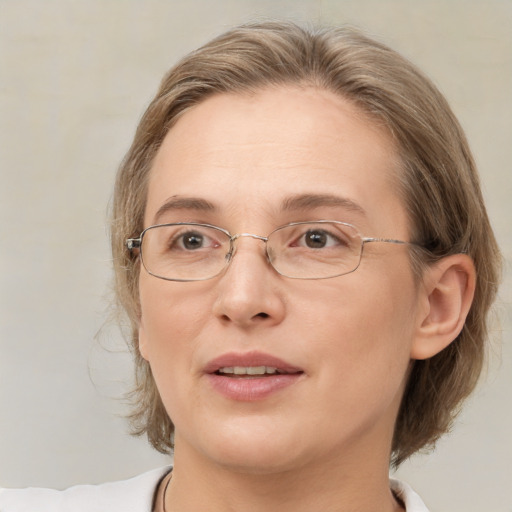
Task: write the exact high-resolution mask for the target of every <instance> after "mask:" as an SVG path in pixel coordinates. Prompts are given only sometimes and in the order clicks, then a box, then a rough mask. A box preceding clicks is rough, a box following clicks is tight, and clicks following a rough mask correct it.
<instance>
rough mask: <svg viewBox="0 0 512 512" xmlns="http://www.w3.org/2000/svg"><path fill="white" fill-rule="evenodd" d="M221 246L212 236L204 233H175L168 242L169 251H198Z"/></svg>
mask: <svg viewBox="0 0 512 512" xmlns="http://www.w3.org/2000/svg"><path fill="white" fill-rule="evenodd" d="M220 245H221V244H220V243H219V241H217V240H216V239H215V238H213V236H208V234H207V233H206V232H201V231H199V230H197V231H195V230H194V231H186V232H184V233H177V234H176V235H175V236H173V237H172V239H171V240H170V242H169V248H170V249H171V250H183V251H197V250H200V249H215V248H216V247H219V246H220Z"/></svg>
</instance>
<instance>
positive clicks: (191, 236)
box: [178, 233, 205, 251]
mask: <svg viewBox="0 0 512 512" xmlns="http://www.w3.org/2000/svg"><path fill="white" fill-rule="evenodd" d="M204 243H205V237H204V235H202V234H201V233H185V234H183V235H181V236H180V237H179V239H178V244H179V245H181V246H182V247H183V249H187V250H191V251H193V250H195V249H201V247H203V244H204Z"/></svg>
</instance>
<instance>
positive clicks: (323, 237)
mask: <svg viewBox="0 0 512 512" xmlns="http://www.w3.org/2000/svg"><path fill="white" fill-rule="evenodd" d="M304 242H305V244H306V245H307V246H308V247H309V248H311V249H323V248H324V247H325V246H326V245H327V243H328V235H327V233H326V232H325V231H320V230H314V231H313V230H310V231H308V232H307V233H306V234H305V235H304Z"/></svg>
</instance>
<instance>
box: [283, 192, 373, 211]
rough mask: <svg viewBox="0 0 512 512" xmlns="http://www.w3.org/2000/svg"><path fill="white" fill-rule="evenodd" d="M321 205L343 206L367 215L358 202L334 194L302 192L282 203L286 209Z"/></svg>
mask: <svg viewBox="0 0 512 512" xmlns="http://www.w3.org/2000/svg"><path fill="white" fill-rule="evenodd" d="M321 207H342V208H344V209H346V210H349V211H352V212H355V213H358V214H360V215H363V216H365V215H366V212H365V210H364V208H363V207H362V206H360V205H359V204H357V203H356V202H354V201H352V200H351V199H348V198H346V197H342V196H337V195H333V194H300V195H295V196H290V197H288V198H286V199H285V200H284V201H283V204H282V209H283V210H284V211H294V210H310V209H314V208H321Z"/></svg>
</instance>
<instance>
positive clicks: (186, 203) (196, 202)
mask: <svg viewBox="0 0 512 512" xmlns="http://www.w3.org/2000/svg"><path fill="white" fill-rule="evenodd" d="M215 209H216V208H215V206H214V205H213V204H212V203H210V201H207V200H206V199H202V198H200V197H179V196H173V197H170V198H169V199H167V201H165V203H164V204H163V205H162V206H160V208H158V211H157V212H156V214H155V218H154V221H155V223H158V220H159V219H160V218H161V217H162V216H163V215H164V214H166V213H167V212H169V211H176V210H195V211H202V212H211V211H213V210H215Z"/></svg>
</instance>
